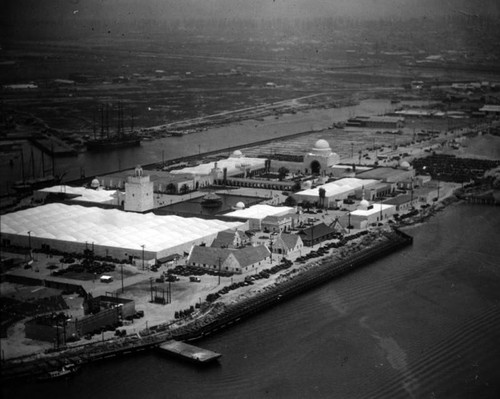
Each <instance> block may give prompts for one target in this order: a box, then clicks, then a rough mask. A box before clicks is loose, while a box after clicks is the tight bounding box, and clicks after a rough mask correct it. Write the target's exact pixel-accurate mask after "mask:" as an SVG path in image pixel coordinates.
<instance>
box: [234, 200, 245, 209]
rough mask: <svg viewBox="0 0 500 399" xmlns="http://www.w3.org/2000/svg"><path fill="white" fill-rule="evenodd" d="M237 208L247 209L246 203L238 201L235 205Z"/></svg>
mask: <svg viewBox="0 0 500 399" xmlns="http://www.w3.org/2000/svg"><path fill="white" fill-rule="evenodd" d="M234 207H235V208H236V209H245V204H244V203H243V202H241V201H240V202H238V203H237V204H236V205H235V206H234Z"/></svg>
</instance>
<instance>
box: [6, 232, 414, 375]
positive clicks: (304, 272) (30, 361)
mask: <svg viewBox="0 0 500 399" xmlns="http://www.w3.org/2000/svg"><path fill="white" fill-rule="evenodd" d="M379 234H380V235H384V236H385V239H383V240H382V241H381V240H377V241H376V242H375V243H374V241H371V242H370V243H368V244H366V247H365V248H364V249H363V250H362V251H360V252H357V253H354V254H352V255H350V256H346V257H344V258H343V259H335V255H333V254H331V255H329V256H323V257H321V258H319V259H318V260H314V261H312V262H308V263H306V264H304V265H299V266H298V268H297V269H298V270H299V271H298V272H297V273H293V274H294V276H292V277H290V276H291V274H288V276H287V277H290V278H289V279H287V280H284V281H283V279H282V280H281V281H277V280H278V279H273V280H272V282H271V283H270V284H268V285H267V286H266V287H263V288H262V289H261V290H259V292H257V293H254V294H253V295H251V296H249V297H245V298H235V299H234V300H232V301H231V303H229V304H228V303H225V302H224V301H220V302H215V303H213V304H211V305H209V306H208V307H206V308H204V309H202V310H201V311H200V312H203V316H202V317H196V318H195V317H193V318H191V319H190V320H184V321H183V322H181V323H179V322H178V321H177V322H175V321H174V322H170V323H165V324H160V325H159V326H152V327H150V328H149V329H148V330H142V331H140V332H139V333H137V334H136V336H130V335H129V336H127V337H125V338H123V339H112V340H110V341H104V342H97V343H93V344H84V345H80V346H75V347H69V348H66V349H64V350H62V351H59V352H51V353H36V354H32V355H27V356H21V357H16V358H10V359H6V360H5V361H4V362H3V363H2V366H3V367H2V369H3V371H2V379H5V380H13V379H18V378H30V377H33V376H36V374H38V373H40V372H43V371H44V370H46V369H50V368H54V363H62V364H64V362H66V361H68V360H70V361H71V362H72V363H80V364H84V363H88V362H92V361H96V360H100V359H102V358H107V357H112V356H114V354H113V351H114V352H116V353H117V354H121V353H122V352H125V351H129V352H136V351H138V350H145V349H152V348H154V347H156V346H158V345H159V344H160V343H161V342H165V341H167V340H169V339H176V340H186V341H194V340H197V339H200V338H203V337H204V336H207V335H209V334H212V333H215V332H216V331H218V330H220V329H222V328H225V327H228V326H230V325H231V324H233V323H234V322H237V321H240V320H241V319H242V318H244V317H247V316H250V315H252V314H254V313H257V312H259V311H262V310H264V309H265V308H267V307H270V306H272V305H276V304H277V303H279V302H280V301H283V300H286V299H288V298H291V297H293V296H296V295H299V294H300V293H302V292H304V291H305V290H307V289H311V288H313V287H315V286H317V285H319V284H321V283H324V282H325V281H329V280H332V279H333V278H336V277H338V276H340V275H342V274H344V273H347V272H350V271H351V270H354V269H356V268H357V267H361V266H363V265H366V264H369V263H370V262H371V261H372V260H374V259H377V258H378V257H383V256H385V255H386V254H388V253H391V252H393V251H396V250H398V249H400V248H402V247H404V246H406V245H410V244H411V242H412V238H411V236H408V235H407V234H405V233H403V232H399V233H397V232H392V233H388V232H380V233H379ZM364 235H365V234H363V235H361V236H360V237H363V236H364ZM396 236H398V237H399V238H397V237H396ZM356 238H359V237H356ZM356 238H355V239H356ZM379 238H380V237H379ZM355 239H354V240H355ZM354 240H352V241H354ZM354 245H356V244H354ZM357 245H362V243H360V242H359V241H358V243H357ZM283 274H285V273H283ZM283 274H280V276H283ZM299 276H300V277H302V278H303V279H302V281H299V280H298V279H297V277H299ZM214 313H215V314H214ZM175 324H178V326H177V327H174V328H169V327H171V326H173V325H175ZM153 329H155V331H156V332H155V333H154V334H151V333H150V332H151V330H153ZM125 345H129V346H130V347H128V348H126V347H125ZM106 349H108V350H106ZM110 349H111V350H110ZM118 352H119V353H118Z"/></svg>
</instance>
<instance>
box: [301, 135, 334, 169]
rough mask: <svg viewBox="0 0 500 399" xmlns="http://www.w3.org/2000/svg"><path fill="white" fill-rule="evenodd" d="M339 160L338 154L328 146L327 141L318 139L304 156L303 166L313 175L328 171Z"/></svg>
mask: <svg viewBox="0 0 500 399" xmlns="http://www.w3.org/2000/svg"><path fill="white" fill-rule="evenodd" d="M339 162H340V157H339V156H338V154H336V153H334V152H333V151H332V149H331V148H330V144H328V141H326V140H323V139H319V140H318V141H316V143H315V144H314V147H313V148H312V150H311V152H309V153H307V154H306V155H305V156H304V163H303V168H304V170H306V171H307V172H311V173H312V174H315V175H320V174H324V173H329V169H330V168H331V167H332V166H334V165H336V164H338V163H339Z"/></svg>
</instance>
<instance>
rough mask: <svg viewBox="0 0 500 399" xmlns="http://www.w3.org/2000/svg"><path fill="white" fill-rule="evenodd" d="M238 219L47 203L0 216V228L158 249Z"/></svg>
mask: <svg viewBox="0 0 500 399" xmlns="http://www.w3.org/2000/svg"><path fill="white" fill-rule="evenodd" d="M240 226H242V223H240V222H225V221H221V220H217V219H199V218H184V217H180V216H174V215H161V216H160V215H155V214H153V213H146V214H140V213H133V212H132V213H129V212H123V211H120V210H117V209H101V208H97V207H84V206H80V205H66V204H59V203H54V204H47V205H43V206H39V207H36V208H29V209H25V210H22V211H19V212H15V213H10V214H6V215H3V216H2V219H1V231H2V233H10V234H17V235H23V236H26V237H27V236H28V231H30V232H31V236H32V237H41V238H49V239H56V240H61V241H70V242H94V243H95V244H96V245H103V246H112V247H119V248H128V249H140V248H141V245H142V244H144V243H147V250H148V251H161V250H164V249H168V248H171V247H174V246H177V245H182V244H186V243H189V242H191V241H193V240H196V239H203V237H206V236H210V235H212V234H216V233H218V232H219V231H222V230H227V229H233V228H238V227H240Z"/></svg>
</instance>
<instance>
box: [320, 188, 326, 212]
mask: <svg viewBox="0 0 500 399" xmlns="http://www.w3.org/2000/svg"><path fill="white" fill-rule="evenodd" d="M318 192H319V206H320V207H324V206H325V194H326V190H325V189H324V188H323V187H320V188H319V189H318Z"/></svg>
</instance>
